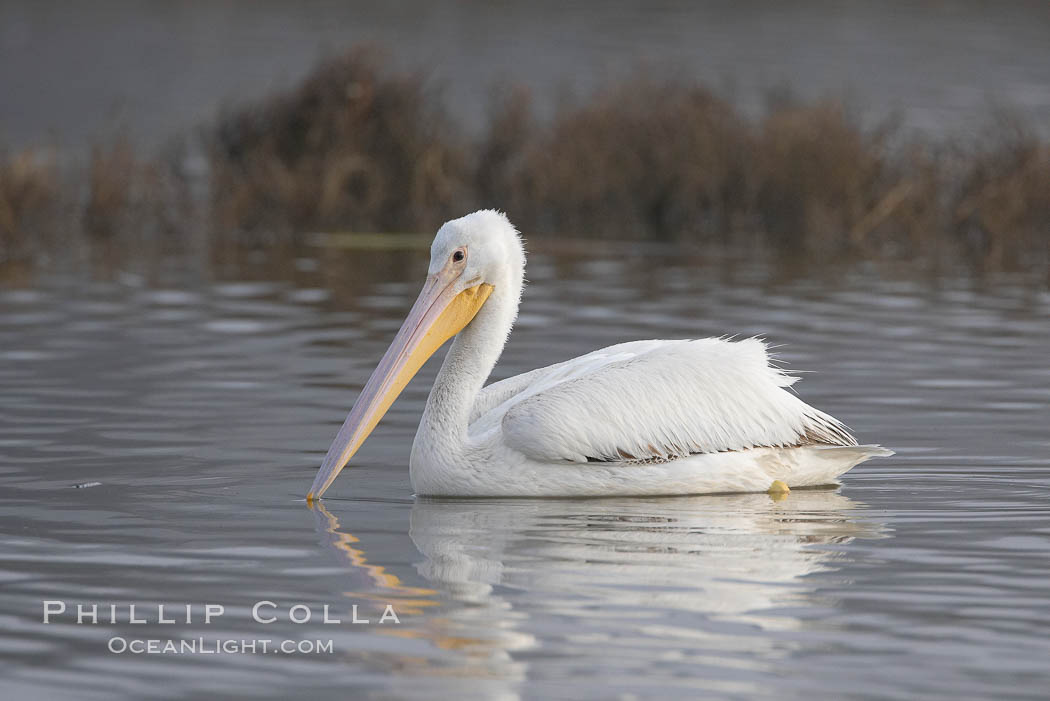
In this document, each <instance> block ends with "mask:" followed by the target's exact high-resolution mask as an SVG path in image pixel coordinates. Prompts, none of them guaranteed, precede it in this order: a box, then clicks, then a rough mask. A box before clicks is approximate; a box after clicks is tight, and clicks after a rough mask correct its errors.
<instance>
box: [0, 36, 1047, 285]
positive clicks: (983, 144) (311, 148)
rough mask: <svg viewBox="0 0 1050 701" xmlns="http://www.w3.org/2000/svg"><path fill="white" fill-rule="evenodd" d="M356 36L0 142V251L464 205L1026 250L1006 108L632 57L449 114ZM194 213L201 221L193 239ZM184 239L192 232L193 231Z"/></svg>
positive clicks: (560, 218)
mask: <svg viewBox="0 0 1050 701" xmlns="http://www.w3.org/2000/svg"><path fill="white" fill-rule="evenodd" d="M388 66H389V62H387V61H384V60H383V58H382V55H381V54H379V53H377V52H374V51H366V50H354V51H352V52H350V53H348V54H346V55H344V56H340V57H337V58H334V59H332V60H329V61H326V62H324V63H323V64H321V65H320V66H319V67H318V68H317V69H316V70H315V71H314V72H313V73H312V74H311V75H310V76H308V77H307V78H306V79H305V80H304V81H303V82H302V83H301V84H300V85H299V86H298V87H297V88H295V89H294V90H292V91H290V92H288V93H286V94H279V95H275V96H273V97H270V98H268V99H265V100H262V101H260V102H258V103H256V104H251V105H247V106H242V107H240V108H237V109H234V110H232V111H228V112H226V113H224V114H223V115H221V116H220V117H219V118H218V119H217V120H216V123H215V124H213V125H209V126H206V127H205V128H204V130H203V134H204V137H203V142H204V146H203V151H204V153H205V154H206V160H207V168H204V169H203V170H204V171H206V173H205V174H203V175H198V176H196V177H195V176H192V175H190V174H189V173H188V172H187V168H186V162H187V160H188V159H187V157H186V154H187V151H188V147H187V145H186V142H185V141H178V142H173V143H174V145H173V146H171V147H169V148H167V149H165V151H164V152H163V153H161V154H160V155H159V156H155V157H151V158H145V159H144V158H140V157H139V156H138V155H137V154H136V153H135V150H134V148H133V147H132V145H131V144H130V142H129V141H127V140H126V139H122V138H116V139H114V140H113V141H112V143H109V144H104V145H100V146H98V147H96V148H95V149H94V151H93V152H92V155H91V159H90V163H89V164H88V167H87V169H86V175H81V176H79V177H76V176H74V175H71V174H69V173H60V172H59V170H60V169H59V168H58V167H57V166H56V164H55V158H54V156H53V154H48V153H44V152H36V151H26V152H10V153H4V152H0V263H5V262H11V261H29V262H31V263H32V262H34V261H37V262H39V261H40V260H42V259H45V258H46V257H48V256H53V255H55V253H56V252H57V251H60V250H74V249H75V250H78V251H81V252H83V251H84V250H90V249H92V248H97V247H100V246H101V247H108V248H110V249H117V250H120V251H122V252H123V253H124V254H125V255H128V256H135V255H140V254H142V252H143V251H147V252H149V251H153V252H157V251H160V252H169V251H178V250H185V249H187V248H190V247H194V246H204V247H205V248H208V249H209V250H210V252H211V253H212V254H213V255H215V256H217V257H219V258H223V257H226V256H230V255H234V254H235V252H236V251H239V250H243V249H244V248H245V247H248V248H252V247H254V248H259V247H268V246H272V245H274V244H282V245H292V246H295V245H298V244H300V243H302V242H304V241H306V236H307V235H309V234H312V233H313V232H317V231H356V232H432V231H434V230H435V229H436V228H437V226H439V225H440V224H441V222H443V221H444V220H446V219H450V218H453V217H456V216H459V215H461V214H463V213H465V212H467V211H471V210H472V209H475V208H478V207H495V208H499V209H503V210H505V211H506V212H507V213H508V214H509V216H510V217H511V220H512V221H514V222H515V223H516V224H517V225H518V227H519V228H520V229H521V230H522V231H523V232H524V233H525V234H526V236H528V237H530V238H533V239H537V238H541V237H544V236H559V237H565V236H568V237H573V238H596V239H620V240H646V241H660V242H672V243H675V244H682V245H686V246H695V247H703V248H705V249H708V250H718V251H725V252H735V253H742V254H745V255H759V254H761V255H767V256H789V257H792V258H808V259H819V260H820V261H821V262H826V261H833V260H836V259H839V258H854V259H856V258H860V259H889V260H922V261H927V262H929V263H931V264H934V265H938V264H952V265H954V264H956V263H959V262H965V263H967V264H969V265H972V266H974V267H976V268H986V269H1033V268H1036V269H1045V268H1046V266H1047V265H1048V260H1050V144H1047V143H1045V142H1043V141H1040V140H1039V139H1038V138H1036V137H1035V136H1033V135H1032V134H1031V133H1029V132H1027V131H1026V130H1025V129H1023V128H1022V127H1019V126H1018V125H1017V124H1016V123H1015V122H1014V121H1013V120H1011V119H1010V118H1008V117H999V118H997V119H994V120H992V121H991V123H990V124H989V127H988V129H987V131H986V133H985V134H982V135H981V136H980V137H979V138H976V139H974V140H973V141H972V142H971V143H964V142H961V141H959V140H955V141H944V142H938V143H932V142H919V141H916V140H915V138H914V137H906V136H905V135H903V134H901V133H900V130H899V129H897V128H895V127H894V125H893V124H891V123H889V124H883V125H879V126H877V127H875V128H862V127H861V126H860V122H859V120H858V119H856V118H855V117H854V116H852V115H851V114H850V112H849V111H848V109H846V107H845V106H844V105H842V104H840V103H838V102H835V101H821V102H816V103H809V104H807V103H801V102H798V101H796V100H792V99H790V98H788V97H784V96H780V97H779V99H776V100H773V101H771V103H770V106H769V109H768V110H767V112H766V114H765V116H763V117H762V118H760V119H758V120H753V119H748V118H745V117H744V116H742V115H741V114H740V113H739V112H738V111H737V110H735V109H734V108H733V107H732V106H731V105H730V104H729V103H728V102H727V101H726V100H724V99H723V98H721V97H719V96H718V95H716V94H714V93H712V92H710V91H709V90H707V89H706V88H705V87H703V86H700V85H693V84H687V83H683V82H680V81H666V80H661V79H658V78H654V77H652V76H649V75H635V76H632V77H630V78H628V79H625V80H623V81H622V82H620V83H619V84H616V85H612V86H610V87H608V88H607V89H605V90H602V91H600V92H598V93H596V94H593V95H591V96H589V97H587V98H586V99H584V100H582V101H580V102H578V103H575V104H571V105H567V106H564V107H563V108H562V109H561V110H560V111H558V112H557V114H555V115H554V117H553V118H551V119H549V120H540V119H539V118H537V116H536V115H535V111H534V109H533V107H532V104H531V100H530V97H529V95H528V93H527V92H525V91H523V90H521V89H511V90H508V91H506V92H505V93H503V94H501V95H500V96H499V97H497V98H495V99H494V100H493V103H492V106H491V109H490V112H489V115H488V120H487V126H486V127H485V129H484V131H483V133H481V134H479V135H473V136H471V135H467V134H466V133H464V131H463V130H461V129H460V128H458V127H457V125H456V124H455V123H454V122H453V120H451V119H450V117H449V116H448V114H447V113H446V112H445V110H444V107H443V95H442V93H441V90H440V89H438V88H436V87H435V86H434V85H432V84H430V83H429V82H428V81H427V80H425V78H424V76H423V74H421V73H410V72H409V73H406V72H398V71H394V70H391V69H390V68H389V67H388ZM202 232H204V235H203V238H202ZM202 241H203V243H201V242H202Z"/></svg>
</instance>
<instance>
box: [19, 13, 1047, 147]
mask: <svg viewBox="0 0 1050 701" xmlns="http://www.w3.org/2000/svg"><path fill="white" fill-rule="evenodd" d="M1048 33H1050V6H1048V5H1047V3H1045V2H1042V0H1011V1H1010V2H998V3H988V2H975V1H974V0H964V1H963V0H956V1H955V2H951V3H938V2H921V3H918V2H901V1H897V2H849V3H830V2H827V1H826V0H804V1H803V0H796V2H793V3H791V7H790V9H788V8H786V7H785V5H784V3H782V2H775V1H771V0H749V1H748V2H743V3H742V2H725V1H722V2H707V3H696V2H689V1H688V0H660V1H659V2H638V1H637V0H605V1H604V2H571V3H550V2H539V3H537V2H520V1H519V2H512V1H509V0H502V1H501V2H496V3H491V2H474V1H463V2H449V3H429V2H420V1H419V0H397V1H396V2H385V3H362V2H353V3H351V2H333V1H332V0H308V1H305V2H297V3H282V2H273V1H272V0H269V1H259V0H250V1H245V0H214V1H213V2H208V3H193V2H179V3H173V2H170V0H133V1H132V0H95V2H92V3H90V5H89V4H87V3H73V4H71V3H68V2H61V1H56V0H32V1H31V2H27V1H26V0H0V88H2V93H0V94H2V95H3V99H0V134H2V135H3V139H2V141H3V142H4V143H3V144H0V145H9V146H24V145H30V144H39V143H51V142H53V141H57V142H58V143H59V144H60V145H62V146H65V147H77V148H78V150H84V149H85V147H88V146H90V145H91V144H92V143H95V142H97V141H98V140H100V139H102V138H104V137H108V136H110V135H111V134H112V132H113V131H115V130H116V131H121V130H123V129H127V130H128V131H129V132H130V133H131V134H132V136H134V137H136V139H137V140H139V141H140V142H142V143H145V144H148V145H151V146H152V145H156V144H158V143H161V142H163V140H164V139H166V138H168V137H170V136H172V135H173V134H175V133H178V132H179V131H183V130H186V129H188V128H191V127H193V126H194V125H196V124H197V123H199V122H202V121H208V120H211V119H213V118H214V116H215V115H216V113H217V112H218V111H219V110H220V109H221V108H222V107H223V106H228V105H230V104H235V103H238V102H241V101H244V100H252V99H258V98H261V97H264V96H266V95H268V94H270V93H272V92H273V91H274V90H278V89H286V88H289V87H290V86H292V85H294V84H295V83H296V81H298V80H299V79H301V78H302V76H304V75H305V74H306V73H307V72H308V71H309V70H310V68H311V67H312V66H313V65H314V63H315V62H316V61H317V60H318V59H319V58H320V57H322V56H326V55H331V54H333V53H336V52H339V51H342V50H345V49H346V48H348V47H350V46H353V45H358V44H366V43H374V44H378V45H379V46H382V47H385V48H386V49H387V50H388V51H389V55H390V58H391V61H392V63H393V64H395V65H398V66H402V67H407V68H412V69H415V68H421V67H423V68H426V69H427V71H428V72H429V74H430V75H431V76H432V77H433V78H434V80H435V83H436V85H438V86H440V87H441V88H442V89H443V90H444V92H445V94H446V95H447V97H448V107H449V110H450V112H451V113H452V115H453V117H454V118H455V119H456V120H457V121H458V122H460V123H462V124H464V125H465V126H467V127H469V128H474V129H478V128H480V127H481V126H483V124H484V123H485V119H486V116H487V113H488V100H489V97H490V88H492V87H494V86H499V85H504V84H507V83H513V84H521V85H524V86H527V87H528V88H529V89H531V90H532V91H533V93H534V95H535V96H536V99H537V102H538V106H539V107H540V108H541V109H543V110H545V111H549V110H550V109H552V108H553V107H554V106H555V105H556V104H557V102H558V98H559V96H560V95H561V94H562V93H563V92H566V91H568V92H570V93H586V92H588V91H590V90H592V89H593V88H595V87H596V86H598V85H601V84H602V83H603V82H605V81H607V80H610V79H615V78H617V77H621V76H624V75H626V74H629V73H630V72H631V71H632V70H635V69H636V68H637V67H638V66H639V64H642V65H648V66H649V67H650V68H655V69H657V70H659V71H660V72H665V71H670V72H680V73H683V74H686V75H688V76H693V77H696V78H697V79H700V80H702V81H705V82H707V83H709V84H711V85H712V86H714V87H716V88H718V89H723V88H725V91H726V92H727V94H729V96H730V98H731V99H732V100H733V101H734V102H736V103H737V104H738V106H740V107H741V108H743V109H745V110H746V111H748V112H749V113H752V114H754V113H757V112H760V111H761V110H762V107H763V104H764V102H765V99H764V96H765V93H766V92H767V91H768V90H769V89H771V88H783V87H784V86H785V85H786V86H789V87H790V88H791V89H793V90H795V91H796V92H797V94H798V95H800V96H801V97H803V98H805V99H817V98H820V97H824V96H828V95H831V96H839V95H842V94H845V95H847V96H848V97H849V98H850V102H851V103H853V105H854V106H855V107H856V108H857V111H858V112H859V113H860V114H862V115H863V116H864V117H867V118H868V121H872V120H883V119H886V118H887V117H888V116H890V115H892V114H898V115H899V116H900V118H901V121H902V122H903V124H904V125H905V127H907V128H909V129H915V130H919V131H921V132H925V133H929V134H933V135H934V136H940V135H942V134H943V133H945V132H947V133H948V134H955V133H957V132H964V133H965V132H969V131H973V130H976V129H978V128H980V127H981V126H983V125H984V124H985V122H986V121H987V119H988V113H989V111H990V109H989V108H990V106H991V105H994V104H1000V103H1001V104H1006V105H1009V106H1011V107H1012V108H1013V109H1014V110H1015V111H1016V112H1017V113H1019V114H1020V115H1021V116H1022V117H1024V118H1025V119H1026V121H1028V122H1029V123H1030V125H1031V126H1032V128H1034V129H1036V130H1037V131H1038V132H1039V133H1041V134H1042V135H1043V136H1044V137H1046V136H1050V86H1048V83H1047V68H1046V67H1047V65H1048V64H1050V42H1048V41H1047V40H1046V37H1047V34H1048Z"/></svg>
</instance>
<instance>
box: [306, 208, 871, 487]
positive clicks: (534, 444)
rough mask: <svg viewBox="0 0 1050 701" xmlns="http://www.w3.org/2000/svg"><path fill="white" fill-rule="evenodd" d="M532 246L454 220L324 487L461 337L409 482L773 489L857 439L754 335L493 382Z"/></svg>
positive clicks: (848, 454) (600, 356)
mask: <svg viewBox="0 0 1050 701" xmlns="http://www.w3.org/2000/svg"><path fill="white" fill-rule="evenodd" d="M524 272H525V250H524V247H523V245H522V241H521V238H520V236H519V235H518V232H517V231H516V230H515V229H514V227H513V226H512V225H511V223H510V222H509V221H508V220H507V218H506V216H504V215H503V214H501V213H499V212H496V211H492V210H483V211H479V212H474V213H473V214H469V215H467V216H465V217H462V218H460V219H455V220H453V221H450V222H447V223H446V224H444V225H443V226H442V227H441V228H440V229H439V230H438V232H437V236H436V237H435V238H434V243H433V245H432V246H431V258H430V268H429V271H428V276H427V280H426V282H425V284H424V285H423V290H422V291H421V292H420V294H419V298H418V299H417V300H416V302H415V304H414V305H413V306H412V309H411V311H410V312H409V313H408V317H407V318H406V319H405V322H404V324H403V325H402V326H401V329H400V331H398V333H397V336H396V337H395V338H394V341H393V343H392V344H391V346H390V348H389V349H388V350H387V352H386V354H385V355H384V356H383V358H382V360H381V361H380V362H379V365H378V367H377V368H376V369H375V371H374V372H373V373H372V376H371V377H370V378H369V380H368V382H367V383H366V385H365V387H364V389H363V390H362V392H361V395H360V396H359V397H358V399H357V402H356V403H355V404H354V406H353V408H352V409H351V411H350V414H349V415H348V416H347V418H346V421H345V422H344V423H343V426H342V428H341V429H340V430H339V433H338V435H337V436H336V438H335V441H334V442H333V443H332V445H331V447H330V448H329V449H328V454H327V455H326V456H325V459H324V462H323V464H322V465H321V469H320V470H319V471H318V473H317V478H316V479H315V480H314V483H313V486H312V487H311V489H310V493H309V494H308V496H307V499H308V500H311V501H312V500H315V499H319V498H320V497H321V496H322V495H323V494H324V492H325V490H327V489H328V487H329V486H331V484H332V481H333V480H334V479H335V477H336V475H338V474H339V472H340V470H342V469H343V467H344V466H345V465H346V464H347V463H348V462H349V460H350V459H351V458H352V457H353V455H354V453H355V452H356V451H357V450H358V448H360V446H361V444H362V443H363V442H364V440H365V439H366V438H367V437H368V435H369V433H371V431H372V430H373V429H374V428H375V426H376V424H377V423H378V422H379V420H380V419H381V418H382V417H383V415H384V414H385V413H386V411H387V409H389V408H390V405H391V404H392V403H393V402H394V400H395V399H396V398H397V396H398V394H400V392H401V390H402V389H404V387H405V385H407V384H408V382H409V380H410V379H411V378H412V376H413V375H415V373H416V372H417V371H418V370H419V368H420V367H422V365H423V364H424V363H425V362H426V360H427V359H428V358H429V357H430V356H431V355H433V353H434V352H435V351H437V350H438V348H440V347H441V346H442V345H443V344H444V343H445V342H446V341H448V340H449V339H450V338H454V340H453V341H452V344H451V346H450V347H449V350H448V353H447V355H446V356H445V361H444V364H443V365H442V366H441V370H440V372H439V373H438V375H437V379H436V380H435V381H434V387H433V389H432V390H431V392H430V397H429V399H428V400H427V404H426V409H425V410H424V411H423V416H422V419H421V420H420V423H419V429H418V431H417V432H416V437H415V441H414V442H413V444H412V457H411V462H410V473H411V478H412V488H413V489H414V490H415V492H416V493H417V494H419V495H430V496H459V497H480V496H489V497H511V496H515V497H522V496H529V497H593V496H640V495H672V494H703V493H717V492H760V491H765V490H766V489H767V488H768V487H769V486H770V484H771V483H772V482H773V481H775V480H781V481H782V482H784V483H786V484H787V485H788V486H790V487H803V486H811V485H820V484H827V483H829V482H832V481H834V479H835V478H836V477H838V476H839V475H841V474H842V473H844V472H846V471H847V470H849V469H850V468H852V467H853V466H854V465H856V464H858V463H860V462H863V461H864V460H867V459H868V458H871V457H873V456H877V455H890V454H892V453H891V452H890V451H888V450H885V449H883V448H881V447H879V446H876V445H857V441H856V440H855V439H854V438H853V436H852V435H850V433H849V431H848V430H847V429H846V428H845V427H844V426H843V425H842V424H841V423H840V422H839V421H837V420H836V419H834V418H833V417H831V416H829V415H827V414H825V413H823V412H821V411H819V410H817V409H814V408H813V407H811V406H809V405H808V404H806V403H805V402H803V401H802V400H801V399H799V398H798V397H797V396H796V395H795V394H794V393H792V392H791V391H789V390H788V388H789V387H790V386H791V385H792V384H794V383H795V382H796V381H797V378H795V377H792V376H790V375H787V374H786V373H784V372H783V371H782V370H780V369H779V368H777V367H774V366H773V365H771V364H770V361H769V357H768V355H767V352H766V347H765V344H764V343H763V342H762V341H760V340H758V339H754V338H751V339H745V340H740V341H730V340H726V339H720V338H706V339H699V340H651V341H634V342H631V343H623V344H620V345H615V346H610V347H608V348H603V349H601V350H596V351H594V352H592V353H588V354H587V355H583V356H580V357H579V358H575V359H573V360H568V361H566V362H562V363H558V364H555V365H550V366H548V367H544V368H540V369H538V370H533V371H531V372H527V373H525V374H522V375H518V376H516V377H511V378H508V379H506V380H502V381H500V382H495V383H493V384H490V385H488V386H487V387H486V386H485V381H486V380H487V379H488V377H489V374H490V373H491V372H492V369H493V368H494V367H495V365H496V361H497V360H498V359H499V356H500V353H501V352H502V350H503V346H504V344H505V343H506V340H507V337H508V335H509V334H510V331H511V327H512V326H513V324H514V320H515V318H516V317H517V313H518V304H519V302H520V300H521V293H522V289H523V284H524Z"/></svg>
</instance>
